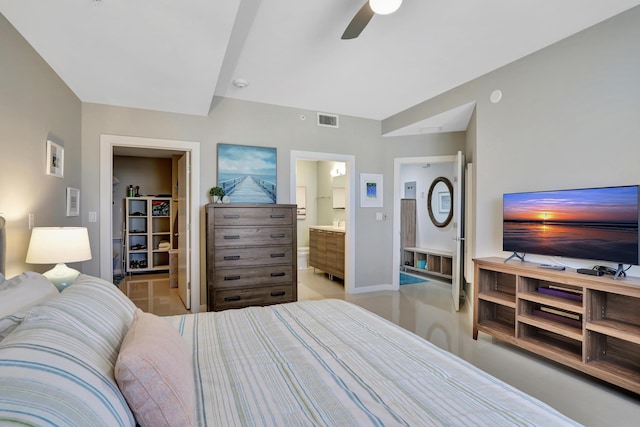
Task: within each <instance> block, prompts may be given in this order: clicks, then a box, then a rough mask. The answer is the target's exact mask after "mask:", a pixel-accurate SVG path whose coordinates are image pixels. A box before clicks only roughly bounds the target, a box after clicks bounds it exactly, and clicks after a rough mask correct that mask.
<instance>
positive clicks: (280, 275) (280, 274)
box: [271, 272, 285, 277]
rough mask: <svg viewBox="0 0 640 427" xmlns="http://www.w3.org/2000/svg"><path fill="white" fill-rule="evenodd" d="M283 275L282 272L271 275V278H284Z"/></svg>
mask: <svg viewBox="0 0 640 427" xmlns="http://www.w3.org/2000/svg"><path fill="white" fill-rule="evenodd" d="M284 275H285V273H284V272H280V273H271V277H282V276H284Z"/></svg>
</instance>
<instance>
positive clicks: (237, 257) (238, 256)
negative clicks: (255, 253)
mask: <svg viewBox="0 0 640 427" xmlns="http://www.w3.org/2000/svg"><path fill="white" fill-rule="evenodd" d="M238 259H240V255H229V256H225V257H224V260H225V261H234V260H238Z"/></svg>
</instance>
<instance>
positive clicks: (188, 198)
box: [100, 135, 202, 313]
mask: <svg viewBox="0 0 640 427" xmlns="http://www.w3.org/2000/svg"><path fill="white" fill-rule="evenodd" d="M114 156H123V157H132V158H135V157H139V158H141V159H142V158H170V159H171V158H173V159H175V160H176V161H175V162H172V163H171V164H173V165H175V168H173V169H172V170H168V171H167V174H168V175H172V174H176V176H179V177H181V178H179V181H178V183H179V182H182V183H183V185H178V186H177V188H176V189H173V188H172V191H170V192H171V193H172V194H173V193H175V195H174V196H172V197H174V198H175V199H176V203H174V204H175V206H176V212H177V213H178V215H177V216H176V217H175V227H172V228H174V229H175V232H174V236H175V237H176V238H177V242H178V244H177V248H176V254H177V266H176V273H177V281H178V287H179V294H180V298H181V299H182V301H183V302H184V305H185V307H186V308H187V309H190V310H191V312H193V313H196V312H199V311H201V310H202V307H201V306H200V300H201V298H200V294H201V286H200V244H199V242H200V239H199V234H200V233H199V229H200V225H199V199H198V197H197V194H199V193H200V184H199V179H200V171H199V163H200V144H199V143H195V142H188V141H173V140H161V139H152V138H139V137H127V136H116V135H101V138H100V165H101V168H100V191H101V194H103V195H105V196H104V197H101V198H100V215H101V216H100V217H101V218H103V219H104V220H103V221H101V222H100V254H101V256H100V272H101V277H102V278H104V279H106V280H109V281H111V280H112V279H113V271H114V267H115V265H114V259H113V257H112V256H111V255H112V254H113V249H114V240H113V236H118V235H120V238H121V239H125V236H122V233H121V231H120V230H119V229H118V230H116V229H115V226H114V224H122V220H120V219H119V218H115V217H114V216H115V215H120V214H121V213H118V212H115V211H116V210H115V209H114V208H113V207H114V206H115V203H114V202H116V200H117V201H118V202H120V201H121V200H124V198H125V197H126V195H127V193H128V186H129V185H130V184H135V183H129V182H122V184H120V185H119V186H118V187H122V188H118V193H117V194H115V192H114V182H116V180H115V179H114V166H113V165H114ZM118 179H119V178H118ZM125 187H126V188H127V189H126V190H125ZM174 190H177V191H174ZM134 192H135V189H134ZM156 193H157V192H156ZM107 194H108V195H109V196H108V197H107V196H106V195H107ZM144 194H146V193H144ZM121 256H125V255H124V252H123V253H122V255H121ZM127 261H129V260H127ZM125 270H126V269H125Z"/></svg>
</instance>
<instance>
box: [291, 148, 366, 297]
mask: <svg viewBox="0 0 640 427" xmlns="http://www.w3.org/2000/svg"><path fill="white" fill-rule="evenodd" d="M299 161H301V162H319V164H320V165H321V166H320V169H321V170H325V169H326V173H327V174H331V175H333V176H330V177H328V181H327V182H329V183H330V184H327V185H324V186H323V187H322V188H323V189H322V190H321V194H320V193H318V192H317V191H314V189H311V188H309V189H308V188H307V187H308V185H299V182H303V181H304V179H306V182H307V183H308V182H310V181H309V179H310V178H309V177H306V178H304V179H303V177H300V180H299V179H298V175H297V174H298V162H299ZM339 165H343V167H344V169H340V170H339V171H338V172H336V171H335V169H336V167H338V166H339ZM290 173H291V175H290V176H291V180H290V183H291V189H290V195H291V203H292V204H298V206H299V207H303V208H304V209H305V211H303V212H304V215H305V216H307V215H308V217H309V218H313V215H315V219H313V220H312V222H313V221H318V220H319V221H321V222H327V225H333V222H334V220H335V221H336V222H337V224H336V225H337V226H341V227H343V228H344V233H345V236H344V239H345V259H344V291H345V293H352V290H353V286H354V282H355V228H356V227H355V213H354V209H353V207H355V188H356V187H355V157H354V156H349V155H341V154H334V153H316V152H306V151H292V152H291V158H290ZM311 179H312V178H311ZM303 188H304V189H303ZM334 188H335V189H337V191H335V190H334ZM307 190H310V191H308V192H307ZM325 193H326V194H325ZM303 195H304V197H305V199H304V200H300V202H298V201H297V198H298V197H303ZM334 199H335V200H339V202H338V204H337V205H336V206H342V205H344V207H336V208H335V209H334V208H333V206H334V205H333V203H334ZM342 200H344V201H342ZM318 202H320V203H323V204H328V205H329V210H325V211H324V213H321V217H320V218H318V216H317V210H316V207H317V204H318ZM311 209H313V210H314V212H313V213H312V212H311ZM327 212H328V213H327ZM327 215H329V216H328V217H327ZM306 222H307V223H308V221H306ZM306 229H308V228H307V227H305V228H303V229H301V230H302V232H303V233H304V230H306ZM300 240H301V241H305V240H304V239H300ZM299 246H300V247H305V246H304V245H303V244H302V243H301V244H299ZM303 256H304V254H303ZM303 261H304V260H303Z"/></svg>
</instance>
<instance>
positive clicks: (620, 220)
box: [502, 185, 640, 265]
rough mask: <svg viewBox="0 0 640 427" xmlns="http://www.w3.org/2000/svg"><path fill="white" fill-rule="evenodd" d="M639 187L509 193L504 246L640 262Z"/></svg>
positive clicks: (505, 198)
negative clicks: (639, 232)
mask: <svg viewBox="0 0 640 427" xmlns="http://www.w3.org/2000/svg"><path fill="white" fill-rule="evenodd" d="M639 188H640V186H638V185H634V186H621V187H604V188H585V189H577V190H558V191H538V192H529V193H510V194H504V196H503V235H502V236H503V237H502V247H503V250H504V251H506V252H513V253H514V255H516V254H517V253H519V252H521V253H523V254H537V255H548V256H559V257H567V258H578V259H589V260H599V261H611V262H615V263H618V264H632V265H639V264H640V262H639V260H638V256H639V250H638V247H639V245H640V243H639V240H638V222H639V221H638V214H639V209H638V191H639ZM516 256H517V255H516ZM518 257H519V258H523V257H524V255H523V256H518Z"/></svg>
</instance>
